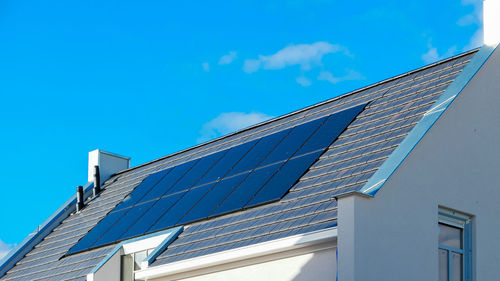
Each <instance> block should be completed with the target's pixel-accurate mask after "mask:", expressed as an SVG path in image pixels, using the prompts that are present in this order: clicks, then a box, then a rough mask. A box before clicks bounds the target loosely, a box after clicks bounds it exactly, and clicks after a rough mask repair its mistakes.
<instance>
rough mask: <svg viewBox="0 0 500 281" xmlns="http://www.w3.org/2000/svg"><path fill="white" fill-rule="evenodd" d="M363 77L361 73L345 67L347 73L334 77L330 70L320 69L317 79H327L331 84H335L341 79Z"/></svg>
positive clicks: (347, 79) (361, 78) (348, 79)
mask: <svg viewBox="0 0 500 281" xmlns="http://www.w3.org/2000/svg"><path fill="white" fill-rule="evenodd" d="M363 79H365V77H364V76H363V75H361V73H359V72H357V71H354V70H352V69H347V74H346V75H343V76H339V77H335V76H334V75H333V74H332V73H331V72H328V71H321V72H320V73H319V75H318V80H320V81H328V82H330V83H332V84H337V83H339V82H342V81H352V80H363Z"/></svg>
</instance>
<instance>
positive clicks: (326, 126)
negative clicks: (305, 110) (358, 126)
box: [297, 105, 365, 155]
mask: <svg viewBox="0 0 500 281" xmlns="http://www.w3.org/2000/svg"><path fill="white" fill-rule="evenodd" d="M364 107H365V106H364V105H362V106H356V107H353V108H349V109H347V110H344V111H341V112H339V113H336V114H333V115H330V116H329V117H328V119H326V121H325V122H324V123H323V124H322V125H321V127H320V128H319V129H318V130H317V131H316V132H315V133H314V134H313V135H312V136H311V137H310V138H309V139H308V140H307V141H306V143H305V144H304V145H303V146H302V147H301V148H300V150H299V151H298V152H297V155H301V154H304V153H309V152H311V151H315V150H318V149H324V148H325V147H328V146H330V144H331V143H332V142H333V141H334V140H335V139H336V138H337V137H338V136H339V135H340V133H342V131H344V129H345V128H346V126H345V124H349V123H351V121H352V119H353V117H352V116H357V115H358V114H359V113H360V112H361V110H363V108H364Z"/></svg>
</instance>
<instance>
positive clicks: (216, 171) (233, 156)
mask: <svg viewBox="0 0 500 281" xmlns="http://www.w3.org/2000/svg"><path fill="white" fill-rule="evenodd" d="M258 141H259V140H253V141H250V142H247V143H244V144H241V145H238V146H235V147H232V148H231V149H229V151H228V152H227V153H226V154H225V155H224V157H223V158H222V159H221V160H220V161H219V162H217V164H215V166H214V167H213V168H212V169H211V170H210V171H209V172H208V173H207V174H205V175H204V176H203V178H202V179H201V180H200V181H199V182H198V185H202V184H206V183H209V182H214V181H217V180H220V179H222V178H223V177H225V176H226V175H227V173H228V171H229V170H231V168H232V167H234V165H236V164H237V163H238V161H239V160H240V159H241V158H242V157H244V156H245V155H246V154H247V153H248V151H250V149H252V148H253V147H254V146H255V144H257V142H258Z"/></svg>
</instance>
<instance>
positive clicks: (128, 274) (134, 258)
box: [120, 249, 154, 281]
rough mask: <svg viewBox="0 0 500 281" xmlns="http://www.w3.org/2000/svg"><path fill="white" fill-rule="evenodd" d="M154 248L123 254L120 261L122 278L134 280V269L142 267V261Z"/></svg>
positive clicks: (127, 280)
mask: <svg viewBox="0 0 500 281" xmlns="http://www.w3.org/2000/svg"><path fill="white" fill-rule="evenodd" d="M153 250H154V249H148V250H143V251H139V252H135V253H130V254H126V255H122V256H121V261H120V267H121V271H120V280H121V281H134V271H135V270H140V269H141V263H142V262H143V261H144V259H146V257H147V256H149V254H151V252H153Z"/></svg>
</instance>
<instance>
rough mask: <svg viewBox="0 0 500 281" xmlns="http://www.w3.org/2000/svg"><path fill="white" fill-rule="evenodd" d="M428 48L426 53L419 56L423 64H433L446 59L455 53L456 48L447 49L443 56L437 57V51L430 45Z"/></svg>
mask: <svg viewBox="0 0 500 281" xmlns="http://www.w3.org/2000/svg"><path fill="white" fill-rule="evenodd" d="M428 48H429V49H428V51H427V52H426V53H424V54H423V55H422V56H421V58H422V60H423V61H424V62H425V63H433V62H436V61H439V60H442V59H445V58H448V57H450V56H452V55H453V54H455V53H456V52H457V47H456V46H453V47H451V48H449V49H448V50H447V51H446V52H445V53H444V54H443V55H439V52H438V49H437V48H436V47H433V46H432V45H430V44H429V46H428Z"/></svg>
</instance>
